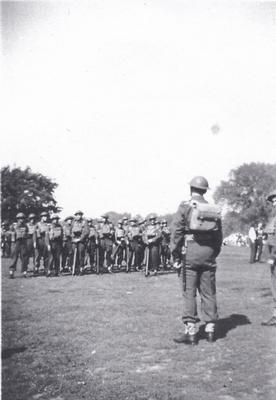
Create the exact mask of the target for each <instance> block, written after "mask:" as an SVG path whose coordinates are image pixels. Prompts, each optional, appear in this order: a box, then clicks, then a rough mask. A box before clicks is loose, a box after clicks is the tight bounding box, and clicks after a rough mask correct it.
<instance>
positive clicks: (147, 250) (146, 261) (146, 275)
mask: <svg viewBox="0 0 276 400" xmlns="http://www.w3.org/2000/svg"><path fill="white" fill-rule="evenodd" d="M145 264H146V269H145V277H148V276H149V246H147V247H146V249H145Z"/></svg>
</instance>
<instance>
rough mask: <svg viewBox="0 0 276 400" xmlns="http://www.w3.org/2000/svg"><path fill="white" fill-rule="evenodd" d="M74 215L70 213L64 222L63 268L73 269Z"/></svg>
mask: <svg viewBox="0 0 276 400" xmlns="http://www.w3.org/2000/svg"><path fill="white" fill-rule="evenodd" d="M73 219H74V217H73V216H72V215H69V216H68V217H66V218H65V220H64V223H63V245H62V270H63V271H65V270H69V271H71V270H72V264H73V245H72V222H73Z"/></svg>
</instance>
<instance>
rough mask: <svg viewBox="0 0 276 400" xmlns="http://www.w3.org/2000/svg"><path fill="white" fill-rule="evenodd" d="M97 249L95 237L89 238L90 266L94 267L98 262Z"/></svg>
mask: <svg viewBox="0 0 276 400" xmlns="http://www.w3.org/2000/svg"><path fill="white" fill-rule="evenodd" d="M96 249H97V244H96V242H95V240H94V239H89V240H88V243H87V247H86V250H87V253H88V257H89V262H90V266H91V267H93V265H94V264H95V263H96Z"/></svg>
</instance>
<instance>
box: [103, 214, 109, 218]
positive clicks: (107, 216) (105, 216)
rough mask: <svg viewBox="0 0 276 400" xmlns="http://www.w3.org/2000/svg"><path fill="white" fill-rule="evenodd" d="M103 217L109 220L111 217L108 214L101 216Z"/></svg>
mask: <svg viewBox="0 0 276 400" xmlns="http://www.w3.org/2000/svg"><path fill="white" fill-rule="evenodd" d="M101 217H102V218H104V219H109V215H108V214H103V215H101Z"/></svg>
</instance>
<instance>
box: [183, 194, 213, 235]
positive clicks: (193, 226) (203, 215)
mask: <svg viewBox="0 0 276 400" xmlns="http://www.w3.org/2000/svg"><path fill="white" fill-rule="evenodd" d="M220 222H221V210H220V208H219V207H218V206H217V205H215V204H209V203H200V202H198V201H196V200H191V201H190V210H189V216H188V225H189V226H188V228H189V231H191V232H212V231H217V230H218V229H219V226H220Z"/></svg>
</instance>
